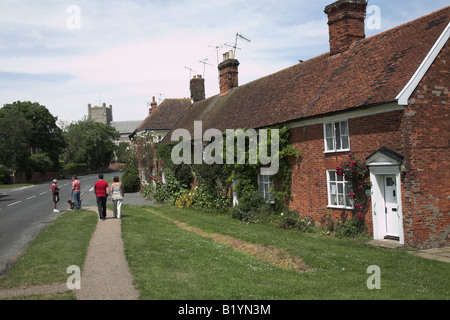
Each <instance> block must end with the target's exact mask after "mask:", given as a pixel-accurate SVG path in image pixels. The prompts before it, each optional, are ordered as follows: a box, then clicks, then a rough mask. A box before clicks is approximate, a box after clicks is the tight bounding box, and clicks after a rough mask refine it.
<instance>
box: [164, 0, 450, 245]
mask: <svg viewBox="0 0 450 320" xmlns="http://www.w3.org/2000/svg"><path fill="white" fill-rule="evenodd" d="M366 5H367V1H364V0H340V1H336V2H334V3H332V4H330V5H328V6H327V7H326V8H325V13H326V14H327V16H328V25H329V36H330V51H329V52H327V53H324V54H322V55H319V56H317V57H314V58H312V59H310V60H307V61H304V62H300V63H299V64H297V65H294V66H292V67H289V68H287V69H284V70H281V71H279V72H277V73H274V74H271V75H268V76H266V77H263V78H261V79H258V80H255V81H252V82H250V83H247V84H245V85H241V86H239V84H238V67H239V61H238V60H236V59H233V57H232V56H227V57H225V56H224V58H225V59H224V61H223V62H222V63H221V64H219V66H218V68H219V73H220V93H219V94H217V95H215V96H212V97H209V98H206V99H204V87H203V88H202V83H201V82H200V83H199V82H196V81H194V83H193V82H191V88H192V92H193V95H195V97H196V98H195V99H194V103H193V104H192V105H191V106H190V107H189V109H188V110H187V112H186V113H185V114H184V116H183V117H182V118H181V119H180V120H179V121H178V122H177V124H176V125H175V126H174V127H173V128H172V130H175V129H177V128H183V129H187V130H189V131H190V133H191V136H192V133H193V123H194V121H202V127H203V130H207V129H208V128H216V129H219V130H221V131H224V130H225V129H237V128H255V129H258V128H266V127H272V126H279V125H285V126H287V127H288V128H289V129H290V133H291V144H292V145H293V146H294V148H295V149H296V150H299V151H301V152H302V154H303V157H302V158H301V160H300V161H296V162H294V163H292V169H293V176H292V187H291V192H292V201H291V202H290V203H289V206H290V208H291V209H293V210H295V211H296V212H298V213H299V214H301V215H302V216H309V217H311V218H313V219H314V220H315V221H321V220H322V219H323V215H324V212H330V213H331V215H332V217H333V218H335V219H336V218H345V217H348V216H349V214H350V212H351V209H352V206H353V204H352V202H351V201H350V200H349V197H348V194H347V193H348V190H349V189H348V185H347V182H346V181H345V180H344V179H343V178H342V177H341V176H339V175H336V166H337V165H339V164H341V163H342V162H343V161H345V160H346V159H347V158H348V154H349V152H351V153H352V154H353V155H354V156H356V157H357V158H359V159H361V160H365V161H366V164H367V165H368V167H369V169H370V179H371V182H372V188H371V192H370V205H369V206H370V207H369V212H368V214H366V224H367V225H368V226H369V230H370V232H371V233H372V234H373V237H374V239H385V238H389V239H394V240H396V241H398V242H399V243H401V244H404V245H405V246H408V247H415V248H432V247H442V246H448V245H449V231H450V165H449V159H450V148H449V141H450V134H449V115H450V107H449V99H448V93H449V92H448V84H449V79H450V77H449V65H448V64H449V61H450V56H449V48H448V38H449V34H450V31H449V21H450V18H449V14H450V7H446V8H443V9H441V10H439V11H436V12H434V13H431V14H429V15H426V16H424V17H421V18H419V19H417V20H414V21H411V22H409V23H406V24H403V25H401V26H398V27H396V28H393V29H390V30H388V31H385V32H383V33H380V34H377V35H375V36H372V37H370V38H365V33H364V19H365V10H366ZM202 90H203V92H202ZM169 137H170V132H169V134H168V137H166V138H165V140H164V142H163V143H167V142H168V141H169V142H170V138H169ZM255 179H256V178H255ZM258 181H259V183H268V184H269V185H270V184H271V183H272V182H271V181H270V177H259V178H258Z"/></svg>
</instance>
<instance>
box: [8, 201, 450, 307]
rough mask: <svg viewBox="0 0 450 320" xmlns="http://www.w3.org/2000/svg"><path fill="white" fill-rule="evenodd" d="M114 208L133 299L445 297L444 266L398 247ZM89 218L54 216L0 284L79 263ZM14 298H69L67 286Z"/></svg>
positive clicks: (449, 276) (45, 277)
mask: <svg viewBox="0 0 450 320" xmlns="http://www.w3.org/2000/svg"><path fill="white" fill-rule="evenodd" d="M122 208H123V214H122V217H123V218H122V238H123V240H124V246H125V255H126V258H127V260H128V264H129V266H130V271H131V273H132V274H133V276H134V281H135V285H136V287H137V288H138V289H139V291H140V299H144V300H149V299H152V300H179V299H183V300H301V299H313V300H314V299H338V300H339V299H402V300H403V299H433V300H437V299H445V300H447V299H449V291H450V265H449V264H448V263H444V262H439V261H433V260H427V259H423V258H420V257H417V256H414V255H412V254H410V253H408V252H407V251H406V250H405V249H398V250H386V249H381V248H377V247H373V246H370V245H367V244H365V243H364V242H362V241H355V240H348V239H338V238H334V237H330V236H326V235H323V234H319V233H303V232H300V231H293V230H284V229H277V228H275V227H274V226H273V225H270V224H247V223H242V222H240V221H238V220H236V219H233V218H231V217H230V216H228V215H220V214H215V213H205V212H201V211H198V210H191V209H178V208H175V207H172V206H161V207H147V208H141V207H137V206H131V205H123V207H122ZM96 225H97V214H96V213H95V212H91V211H85V210H82V211H79V212H76V211H68V212H66V213H64V214H62V215H61V216H60V217H59V218H58V219H56V220H55V221H54V223H53V224H52V225H50V226H49V227H48V228H47V229H46V230H44V231H43V232H41V233H40V234H39V235H38V237H37V238H36V240H35V241H33V242H32V243H31V244H30V245H29V247H28V248H27V249H26V251H25V252H24V254H23V255H22V257H21V258H20V259H19V261H18V262H17V263H16V264H15V265H14V266H13V267H12V268H11V269H10V270H9V271H8V273H7V274H6V275H4V276H3V277H2V278H0V288H9V287H17V286H27V285H40V284H50V283H64V282H66V281H67V278H68V274H67V273H66V269H67V267H68V266H70V265H78V266H80V268H81V270H82V268H83V264H84V260H85V257H86V253H87V248H88V244H89V241H90V238H91V235H92V233H93V231H94V230H95V226H96ZM263 249H266V250H267V251H270V252H271V253H275V260H278V261H283V259H285V258H289V259H291V258H295V260H296V261H301V262H303V263H304V264H306V268H305V269H306V271H297V270H295V269H290V268H288V267H289V265H287V264H278V263H276V262H278V261H274V256H273V255H272V256H268V255H265V253H266V252H265V250H263ZM261 253H262V254H261ZM371 265H376V266H378V267H379V269H380V273H381V274H380V284H381V288H380V289H372V290H370V289H368V287H367V284H366V283H367V280H368V278H369V277H370V276H371V275H372V274H369V273H367V268H368V267H369V266H371ZM285 267H286V268H285ZM302 270H303V269H302ZM19 299H75V296H74V294H73V293H72V292H69V293H68V292H66V293H61V294H57V295H50V296H46V295H42V296H38V297H35V296H33V297H19Z"/></svg>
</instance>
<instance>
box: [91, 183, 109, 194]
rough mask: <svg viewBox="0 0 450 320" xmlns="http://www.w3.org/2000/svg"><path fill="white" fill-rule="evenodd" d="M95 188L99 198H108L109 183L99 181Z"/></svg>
mask: <svg viewBox="0 0 450 320" xmlns="http://www.w3.org/2000/svg"><path fill="white" fill-rule="evenodd" d="M94 187H95V193H96V196H97V197H106V190H107V189H108V187H109V185H108V182H106V181H105V180H98V181H97V182H96V183H95V184H94Z"/></svg>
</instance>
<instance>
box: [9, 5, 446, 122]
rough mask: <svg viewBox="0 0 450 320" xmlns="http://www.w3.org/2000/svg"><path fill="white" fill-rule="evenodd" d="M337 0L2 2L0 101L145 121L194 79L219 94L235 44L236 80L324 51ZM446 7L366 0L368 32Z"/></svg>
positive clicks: (65, 113)
mask: <svg viewBox="0 0 450 320" xmlns="http://www.w3.org/2000/svg"><path fill="white" fill-rule="evenodd" d="M332 2H333V0H316V1H311V0H176V1H175V0H126V1H125V0H121V1H119V0H108V1H104V0H70V1H66V0H0V106H3V105H4V104H8V103H13V102H15V101H32V102H38V103H40V104H41V105H44V106H46V107H47V109H48V110H49V111H50V112H51V113H52V114H53V115H54V116H56V117H58V119H59V120H60V121H63V122H65V123H70V122H72V121H78V120H81V119H82V118H83V117H84V116H86V115H87V110H88V104H89V103H90V104H92V106H96V105H101V104H103V103H106V105H107V106H109V105H112V109H113V120H114V121H126V120H144V119H145V117H146V116H147V115H148V107H149V103H150V102H151V100H152V97H153V96H154V97H155V98H156V101H157V102H158V103H159V102H161V101H162V100H164V99H165V98H188V97H190V91H189V80H190V79H191V78H192V76H193V75H196V74H201V75H202V76H204V78H205V91H206V97H210V96H213V95H215V94H217V93H219V85H218V71H217V65H218V63H220V62H222V61H223V58H222V55H223V54H224V53H225V52H227V51H229V50H233V48H232V47H233V46H235V45H236V46H237V49H236V50H235V51H236V57H235V58H236V59H238V60H239V62H240V65H239V85H242V84H245V83H248V82H250V81H253V80H256V79H259V78H261V77H264V76H266V75H269V74H272V73H274V72H277V71H279V70H282V69H284V68H287V67H289V66H292V65H294V64H296V63H298V60H308V59H310V58H313V57H315V56H317V55H320V54H322V53H325V52H328V51H329V43H328V25H327V17H326V14H325V13H324V12H323V10H324V8H325V6H326V5H328V4H331V3H332ZM448 4H449V3H448V0H427V1H424V0H395V1H392V0H370V1H369V3H368V10H367V17H366V37H370V36H372V35H374V34H377V33H380V32H383V31H385V30H388V29H390V28H393V27H396V26H398V25H400V24H403V23H406V22H409V21H411V20H414V19H416V18H419V17H421V16H423V15H426V14H429V13H431V12H433V11H436V10H439V9H441V8H444V7H446V6H447V5H448ZM236 34H239V35H241V36H242V37H240V36H238V37H237V39H238V40H237V43H236ZM247 40H249V41H247ZM201 61H203V62H205V63H202V62H201Z"/></svg>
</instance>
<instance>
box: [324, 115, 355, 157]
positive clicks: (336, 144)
mask: <svg viewBox="0 0 450 320" xmlns="http://www.w3.org/2000/svg"><path fill="white" fill-rule="evenodd" d="M342 123H345V126H346V127H347V132H346V133H345V131H344V130H343V125H342ZM336 124H338V126H336ZM328 126H331V130H329V131H331V133H330V132H327V127H328ZM338 128H339V129H338ZM337 130H339V132H337ZM337 138H338V139H337ZM329 139H332V140H331V141H332V148H328V140H329ZM345 139H346V140H347V141H346V144H347V148H343V147H342V146H343V145H345V143H344V142H345ZM323 141H324V145H325V153H327V152H341V151H350V132H349V126H348V120H347V119H346V120H336V121H331V122H325V123H324V124H323Z"/></svg>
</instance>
